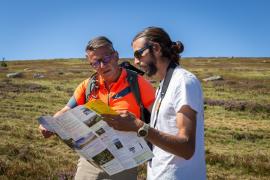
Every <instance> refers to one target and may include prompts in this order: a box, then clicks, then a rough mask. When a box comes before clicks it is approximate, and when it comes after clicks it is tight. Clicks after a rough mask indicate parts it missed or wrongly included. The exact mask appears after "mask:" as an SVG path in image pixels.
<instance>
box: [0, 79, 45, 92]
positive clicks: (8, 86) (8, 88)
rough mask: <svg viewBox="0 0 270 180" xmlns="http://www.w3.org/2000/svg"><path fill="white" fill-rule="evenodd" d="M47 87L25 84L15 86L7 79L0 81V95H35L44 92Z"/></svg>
mask: <svg viewBox="0 0 270 180" xmlns="http://www.w3.org/2000/svg"><path fill="white" fill-rule="evenodd" d="M47 89H48V87H46V86H42V85H40V84H34V83H25V84H15V83H13V82H12V81H11V80H9V79H4V80H2V81H0V92H1V93H0V94H5V92H6V93H7V92H14V93H26V92H27V93H35V92H44V91H45V90H47Z"/></svg>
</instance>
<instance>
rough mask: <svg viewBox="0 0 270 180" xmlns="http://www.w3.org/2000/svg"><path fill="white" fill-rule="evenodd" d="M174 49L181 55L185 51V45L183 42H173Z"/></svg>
mask: <svg viewBox="0 0 270 180" xmlns="http://www.w3.org/2000/svg"><path fill="white" fill-rule="evenodd" d="M172 49H173V51H175V52H176V53H177V54H180V53H182V52H183V51H184V45H183V43H182V42H181V41H176V42H172Z"/></svg>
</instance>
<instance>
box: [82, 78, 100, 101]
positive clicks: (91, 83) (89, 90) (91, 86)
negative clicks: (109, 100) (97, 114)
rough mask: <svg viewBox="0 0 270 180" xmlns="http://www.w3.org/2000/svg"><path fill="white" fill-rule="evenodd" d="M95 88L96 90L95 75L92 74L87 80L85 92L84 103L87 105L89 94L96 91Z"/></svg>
mask: <svg viewBox="0 0 270 180" xmlns="http://www.w3.org/2000/svg"><path fill="white" fill-rule="evenodd" d="M97 88H98V84H97V73H94V74H92V75H91V77H90V78H89V81H88V85H87V88H86V90H85V103H87V102H88V101H89V96H90V94H91V93H92V92H93V91H96V89H97Z"/></svg>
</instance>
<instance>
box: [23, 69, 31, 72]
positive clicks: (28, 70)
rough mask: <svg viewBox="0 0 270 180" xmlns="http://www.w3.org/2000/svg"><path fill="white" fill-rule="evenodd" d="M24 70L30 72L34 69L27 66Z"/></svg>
mask: <svg viewBox="0 0 270 180" xmlns="http://www.w3.org/2000/svg"><path fill="white" fill-rule="evenodd" d="M23 71H25V72H30V71H32V69H31V68H25V69H24V70H23Z"/></svg>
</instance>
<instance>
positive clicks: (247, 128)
mask: <svg viewBox="0 0 270 180" xmlns="http://www.w3.org/2000/svg"><path fill="white" fill-rule="evenodd" d="M181 64H182V66H183V67H185V68H186V69H188V70H190V71H191V72H193V73H194V74H195V75H197V76H198V77H199V79H201V80H202V79H203V78H206V77H209V76H211V75H221V76H222V77H223V79H224V80H222V81H217V82H203V81H202V86H203V90H204V96H205V98H207V99H211V100H215V101H217V100H223V101H224V102H229V103H231V105H232V106H233V105H235V104H237V103H238V102H245V103H248V105H250V104H251V105H253V104H256V105H259V106H258V107H263V108H264V109H263V108H262V109H260V108H258V109H257V110H256V111H251V110H250V108H246V109H244V110H239V109H237V108H228V107H226V106H225V105H215V106H212V105H209V104H206V105H205V146H206V147H205V148H206V162H207V176H208V179H269V178H270V143H269V142H270V112H269V111H267V108H268V107H270V59H267V58H261V59H260V58H259V59H248V58H246V59H245V58H234V59H226V58H221V59H213V58H209V59H202V58H195V59H193V58H189V59H183V60H182V62H181ZM7 65H8V69H7V70H5V69H3V70H1V71H0V90H1V91H0V136H1V141H0V179H59V178H62V179H72V177H73V175H74V172H75V171H76V164H77V159H78V156H77V155H76V153H74V152H73V151H72V150H70V149H69V148H68V147H67V146H66V145H65V144H64V143H62V142H61V141H60V140H59V139H58V138H57V137H53V138H50V139H44V138H43V137H42V136H41V135H40V133H39V131H38V123H37V118H38V117H39V116H41V115H46V114H47V115H48V114H51V115H52V114H54V113H55V112H56V111H58V110H59V109H61V108H62V107H63V106H64V105H65V104H66V103H67V101H68V99H69V97H70V96H71V95H72V93H73V91H74V88H75V87H76V86H77V85H78V83H80V82H81V81H82V80H84V79H86V78H88V77H89V76H90V75H91V70H90V69H89V65H87V63H86V62H84V61H82V60H81V59H71V60H60V59H55V60H44V61H17V62H7ZM26 68H28V69H26ZM18 71H21V72H24V75H23V77H22V78H15V79H7V78H6V74H7V73H9V72H18ZM35 73H40V74H43V75H45V78H42V79H34V78H33V75H34V74H35ZM229 105H230V104H229ZM139 169H140V175H139V179H145V166H144V165H143V166H140V167H139Z"/></svg>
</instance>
